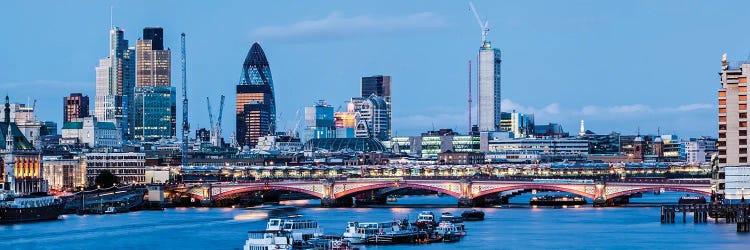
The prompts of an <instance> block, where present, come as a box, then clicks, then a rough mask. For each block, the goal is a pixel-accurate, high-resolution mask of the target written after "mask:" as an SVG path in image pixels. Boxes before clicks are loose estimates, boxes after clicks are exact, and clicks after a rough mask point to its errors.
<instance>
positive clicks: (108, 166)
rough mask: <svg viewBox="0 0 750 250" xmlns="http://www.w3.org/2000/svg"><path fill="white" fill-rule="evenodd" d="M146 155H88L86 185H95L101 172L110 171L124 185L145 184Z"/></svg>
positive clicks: (84, 164) (120, 153) (85, 160)
mask: <svg viewBox="0 0 750 250" xmlns="http://www.w3.org/2000/svg"><path fill="white" fill-rule="evenodd" d="M145 163H146V154H145V153H133V152H128V153H122V152H106V153H98V152H97V153H86V154H85V155H84V156H83V166H82V167H83V168H84V169H85V171H86V183H95V182H94V180H96V176H97V175H99V173H100V172H101V171H104V170H109V172H111V173H112V174H113V175H115V176H117V178H118V179H119V180H120V183H122V184H136V183H144V182H145V180H146V167H145Z"/></svg>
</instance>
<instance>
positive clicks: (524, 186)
mask: <svg viewBox="0 0 750 250" xmlns="http://www.w3.org/2000/svg"><path fill="white" fill-rule="evenodd" d="M518 189H537V190H552V191H560V192H567V193H572V194H576V195H580V196H583V197H587V198H591V199H594V196H595V195H594V194H590V193H586V192H583V191H580V190H575V189H571V188H566V187H562V186H557V185H549V184H532V183H530V184H520V185H510V186H505V187H499V188H493V189H487V190H482V191H481V192H479V193H477V194H476V195H474V198H478V197H482V196H485V195H490V194H495V193H500V192H505V191H511V190H518Z"/></svg>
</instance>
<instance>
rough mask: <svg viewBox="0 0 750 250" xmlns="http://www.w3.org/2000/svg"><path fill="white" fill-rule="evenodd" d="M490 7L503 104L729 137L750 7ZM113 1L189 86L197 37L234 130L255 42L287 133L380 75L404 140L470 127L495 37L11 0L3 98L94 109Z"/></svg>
mask: <svg viewBox="0 0 750 250" xmlns="http://www.w3.org/2000/svg"><path fill="white" fill-rule="evenodd" d="M475 4H476V5H477V7H478V8H479V12H480V14H481V15H482V16H484V17H485V18H486V19H488V20H489V23H490V29H491V31H490V33H489V36H488V38H489V39H490V40H491V41H492V42H493V45H494V47H497V48H500V49H501V50H502V52H503V66H502V74H503V78H502V84H503V86H502V92H503V99H504V105H503V109H506V110H513V109H515V110H518V111H521V112H533V113H535V115H536V122H537V124H540V123H547V122H559V123H562V124H563V127H564V128H565V129H566V130H568V131H570V132H576V131H577V130H578V124H579V120H581V119H585V120H586V125H587V129H590V130H593V131H595V132H598V133H608V132H610V131H621V132H623V133H626V134H633V133H635V132H636V130H637V129H638V128H639V127H640V129H641V132H642V133H655V132H656V130H657V128H659V127H660V128H661V130H662V132H663V133H673V132H674V133H678V134H680V135H681V136H682V137H690V136H700V135H712V136H715V134H716V124H717V123H716V90H717V89H718V88H719V86H720V85H719V78H718V75H717V72H718V71H719V70H720V58H721V54H722V53H728V54H729V58H730V60H747V58H748V54H749V53H750V46H747V45H748V44H750V33H748V32H743V30H744V29H745V28H744V27H745V25H746V23H747V9H749V8H748V7H750V6H749V5H750V2H744V1H736V2H732V1H727V2H720V3H714V2H709V1H486V0H477V1H476V2H475ZM110 6H114V23H115V25H116V26H120V27H122V28H124V29H125V31H126V37H127V39H128V40H130V42H131V44H134V43H135V40H136V39H138V38H139V37H140V35H141V32H142V28H143V27H146V26H162V27H164V30H165V46H168V47H171V48H172V49H173V50H174V51H173V80H174V82H173V83H172V84H173V86H177V87H179V83H180V82H179V79H180V77H179V34H180V33H181V32H185V33H186V34H187V37H188V40H187V46H188V91H189V98H190V103H191V106H190V111H191V112H190V114H191V117H190V121H191V124H192V128H198V127H199V126H200V127H205V126H207V124H208V115H207V111H206V103H205V99H206V96H209V97H211V99H212V100H213V101H214V102H215V103H214V104H212V106H213V107H214V109H216V107H217V106H218V103H217V102H218V99H219V96H220V95H222V94H224V95H226V96H227V104H226V110H225V113H224V116H225V121H224V131H233V130H234V119H233V112H234V88H235V85H236V84H237V82H238V80H239V76H240V71H241V66H242V62H243V60H244V57H245V54H246V53H247V51H248V50H249V49H250V46H251V45H252V43H253V42H254V41H259V42H260V43H261V46H262V47H263V49H264V50H265V52H266V55H267V56H268V58H269V61H270V65H271V70H272V72H273V78H274V84H275V91H276V95H277V96H276V100H277V107H278V108H277V109H278V113H279V116H280V117H279V126H280V127H281V128H282V129H291V127H293V126H294V124H296V121H297V119H299V118H301V117H302V116H301V112H302V110H303V107H304V106H306V105H310V104H312V103H313V102H315V101H316V100H319V99H326V100H328V102H329V103H331V104H333V105H334V106H336V107H337V106H338V105H344V102H345V101H346V100H348V99H349V98H350V97H353V96H356V95H358V93H359V78H360V77H361V76H367V75H374V74H385V75H391V76H392V77H393V83H392V91H393V123H394V124H393V127H394V130H395V131H394V133H395V134H397V135H414V134H417V133H419V132H422V131H426V130H429V129H432V128H433V127H434V128H454V129H456V130H458V131H465V130H466V128H467V125H466V124H467V121H466V120H467V103H466V95H467V86H466V85H467V61H468V60H474V59H475V58H476V52H477V49H478V46H479V43H480V29H479V27H478V25H477V24H476V21H475V20H474V17H473V15H472V14H471V12H470V10H469V7H468V2H466V1H426V0H425V1H395V0H394V1H262V2H261V1H258V2H254V1H253V2H250V1H222V2H221V3H216V2H202V1H153V2H152V1H12V2H3V3H2V8H0V23H1V25H0V27H2V29H0V30H2V34H3V35H2V36H3V39H0V91H2V92H6V93H9V94H10V95H11V96H12V99H13V101H16V102H26V100H27V99H28V98H31V99H38V102H37V108H38V113H37V116H38V117H39V118H40V119H42V120H54V121H58V122H60V121H61V120H62V98H63V96H66V95H67V94H68V93H70V92H83V93H86V94H88V95H89V96H91V97H92V100H93V96H94V95H95V93H94V81H95V73H94V67H95V66H96V65H97V63H98V60H99V59H100V58H102V57H105V56H106V55H107V49H108V27H109V25H110V11H109V10H110ZM474 90H475V91H476V86H475V87H474ZM178 91H179V88H178ZM3 94H4V93H3ZM92 107H93V103H92ZM298 110H299V112H300V115H297V112H298ZM178 113H179V112H178ZM475 117H476V116H475ZM228 133H229V132H227V134H228Z"/></svg>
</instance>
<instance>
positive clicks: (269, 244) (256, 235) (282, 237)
mask: <svg viewBox="0 0 750 250" xmlns="http://www.w3.org/2000/svg"><path fill="white" fill-rule="evenodd" d="M293 242H294V240H293V238H292V233H291V232H286V231H273V230H266V231H255V232H248V237H247V240H245V247H244V248H243V249H244V250H273V249H284V250H289V249H292V244H293Z"/></svg>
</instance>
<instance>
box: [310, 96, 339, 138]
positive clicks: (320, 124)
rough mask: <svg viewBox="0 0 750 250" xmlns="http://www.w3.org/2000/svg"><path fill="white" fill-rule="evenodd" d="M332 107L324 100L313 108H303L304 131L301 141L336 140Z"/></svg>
mask: <svg viewBox="0 0 750 250" xmlns="http://www.w3.org/2000/svg"><path fill="white" fill-rule="evenodd" d="M333 113H334V112H333V106H331V105H328V104H327V103H326V102H325V101H324V100H320V102H318V103H316V104H315V105H313V106H308V107H305V127H306V128H305V130H304V136H303V137H302V139H303V140H305V141H307V140H309V139H320V138H336V123H335V120H334V115H333Z"/></svg>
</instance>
